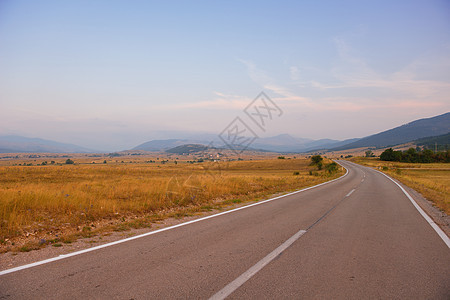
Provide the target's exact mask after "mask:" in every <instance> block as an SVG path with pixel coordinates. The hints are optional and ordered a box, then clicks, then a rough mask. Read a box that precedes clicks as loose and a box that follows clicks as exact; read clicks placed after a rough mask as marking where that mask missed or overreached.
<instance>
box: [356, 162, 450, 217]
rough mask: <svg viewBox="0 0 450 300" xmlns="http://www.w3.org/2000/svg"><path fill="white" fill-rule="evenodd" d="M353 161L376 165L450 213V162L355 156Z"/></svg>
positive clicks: (375, 166)
mask: <svg viewBox="0 0 450 300" xmlns="http://www.w3.org/2000/svg"><path fill="white" fill-rule="evenodd" d="M350 160H351V161H353V162H356V163H359V164H362V165H365V166H369V167H374V168H377V169H379V170H380V171H382V172H384V173H386V174H388V175H389V176H392V177H394V178H396V179H398V180H399V181H401V182H402V183H404V184H406V185H407V186H409V187H411V188H413V189H415V190H416V191H418V192H419V193H421V194H422V195H423V196H424V197H425V198H426V199H428V200H430V201H432V202H433V204H434V205H435V206H436V207H437V208H439V209H440V210H442V211H443V212H445V213H446V214H447V215H449V214H450V163H407V162H392V161H382V160H380V159H378V158H363V157H354V158H351V159H350Z"/></svg>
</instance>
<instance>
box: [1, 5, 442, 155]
mask: <svg viewBox="0 0 450 300" xmlns="http://www.w3.org/2000/svg"><path fill="white" fill-rule="evenodd" d="M261 92H264V93H265V94H266V95H267V96H268V97H269V98H270V99H271V100H272V101H273V103H275V104H276V105H277V106H278V108H279V109H280V112H282V113H281V114H280V115H276V116H274V117H273V119H272V120H270V122H268V123H267V126H266V127H265V128H264V130H261V128H257V127H255V124H254V123H252V121H251V120H250V119H249V118H248V115H246V114H245V111H244V110H245V108H246V107H247V106H249V105H251V103H253V102H252V101H253V100H254V99H255V98H256V97H257V96H258V95H259V94H260V93H261ZM448 111H450V2H449V1H446V0H442V1H438V0H423V1H415V0H408V1H401V0H400V1H391V0H389V1H384V0H382V1H361V0H358V1H347V0H344V1H306V0H305V1H138V0H136V1H114V0H96V1H47V0H41V1H32V0H29V1H22V0H0V135H22V136H26V137H39V138H44V139H50V140H56V141H59V142H68V143H74V144H78V145H81V146H84V147H88V148H91V149H98V150H104V151H117V150H124V149H130V148H132V147H134V146H136V145H138V144H140V143H143V142H146V141H149V140H152V139H164V138H183V137H186V136H188V135H189V134H196V133H198V134H201V133H209V134H220V133H221V132H222V131H223V130H224V129H225V128H227V126H229V124H230V122H232V121H233V120H234V119H235V118H236V117H239V118H241V120H242V121H243V122H244V123H246V124H247V125H248V126H249V127H252V126H253V128H252V129H253V130H254V131H255V133H256V134H257V135H258V136H260V137H268V136H274V135H278V134H290V135H292V136H295V137H302V138H312V139H321V138H331V139H339V140H342V139H347V138H354V137H363V136H367V135H370V134H374V133H377V132H380V131H384V130H387V129H390V128H393V127H396V126H399V125H402V124H404V123H407V122H410V121H413V120H416V119H420V118H425V117H432V116H435V115H439V114H443V113H446V112H448ZM258 130H259V131H258Z"/></svg>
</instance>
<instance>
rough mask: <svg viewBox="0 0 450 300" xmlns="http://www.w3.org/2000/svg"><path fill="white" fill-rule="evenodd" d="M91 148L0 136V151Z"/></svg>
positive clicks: (84, 150) (79, 150) (77, 149)
mask: <svg viewBox="0 0 450 300" xmlns="http://www.w3.org/2000/svg"><path fill="white" fill-rule="evenodd" d="M89 152H95V151H93V150H91V149H87V148H84V147H80V146H77V145H73V144H65V143H58V142H54V141H49V140H44V139H38V138H27V137H23V136H16V135H7V136H0V153H89Z"/></svg>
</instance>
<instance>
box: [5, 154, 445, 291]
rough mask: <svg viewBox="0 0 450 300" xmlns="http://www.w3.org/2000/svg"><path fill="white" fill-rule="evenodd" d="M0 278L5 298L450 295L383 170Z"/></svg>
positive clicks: (413, 216) (441, 246)
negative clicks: (382, 172)
mask: <svg viewBox="0 0 450 300" xmlns="http://www.w3.org/2000/svg"><path fill="white" fill-rule="evenodd" d="M339 163H341V164H342V165H343V166H345V167H346V168H347V170H348V173H347V175H345V176H344V177H342V178H340V179H338V180H335V181H333V182H330V183H328V184H324V185H321V186H318V187H315V188H312V189H308V190H305V191H302V192H299V193H296V194H291V195H288V196H285V197H281V198H278V199H275V200H273V201H268V202H265V203H261V204H259V205H254V206H251V207H248V208H244V209H240V210H237V211H233V212H230V213H227V214H223V215H220V216H217V217H212V218H208V219H205V220H201V221H198V222H194V223H191V224H188V225H185V226H179V227H177V228H173V229H170V230H166V231H162V232H158V233H155V234H152V235H148V236H145V237H142V238H137V239H134V240H131V241H127V242H124V243H120V244H116V245H111V246H109V247H104V248H102V249H98V250H95V251H91V252H88V253H83V254H79V255H75V256H71V257H67V258H64V259H60V260H57V261H53V262H48V263H45V264H41V265H38V266H33V267H28V268H24V269H22V270H17V271H14V272H10V273H7V274H2V275H0V299H209V298H211V297H213V298H214V299H222V298H225V297H226V298H227V299H450V248H449V247H448V246H447V244H446V243H445V242H444V241H443V239H442V238H441V237H439V235H438V234H437V233H436V231H434V230H433V228H432V227H431V226H430V225H429V224H428V223H427V221H426V220H425V219H424V218H423V217H422V216H421V215H420V213H419V212H418V211H417V209H416V208H415V207H414V206H413V205H412V203H411V202H410V200H409V199H408V198H407V197H406V195H405V194H404V193H403V192H402V191H401V189H400V188H399V187H398V186H397V185H395V183H393V182H392V181H390V180H389V179H388V178H386V177H385V176H384V175H382V174H380V173H379V172H376V171H375V170H372V169H369V168H366V167H362V166H359V165H356V164H353V163H350V162H346V161H340V162H339Z"/></svg>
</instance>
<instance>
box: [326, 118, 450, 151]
mask: <svg viewBox="0 0 450 300" xmlns="http://www.w3.org/2000/svg"><path fill="white" fill-rule="evenodd" d="M448 132H450V113H445V114H443V115H439V116H436V117H432V118H426V119H419V120H416V121H413V122H410V123H408V124H405V125H402V126H399V127H395V128H393V129H390V130H386V131H383V132H380V133H377V134H374V135H371V136H368V137H365V138H362V139H360V140H358V141H356V142H352V143H348V144H345V145H343V146H339V147H334V148H332V149H330V150H335V151H339V150H346V149H353V148H361V147H375V148H382V147H388V146H394V145H399V144H404V143H407V142H411V141H414V140H417V139H420V138H424V137H431V136H437V135H442V134H446V133H448Z"/></svg>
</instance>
